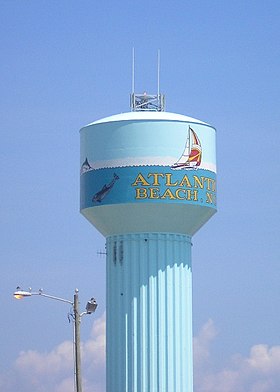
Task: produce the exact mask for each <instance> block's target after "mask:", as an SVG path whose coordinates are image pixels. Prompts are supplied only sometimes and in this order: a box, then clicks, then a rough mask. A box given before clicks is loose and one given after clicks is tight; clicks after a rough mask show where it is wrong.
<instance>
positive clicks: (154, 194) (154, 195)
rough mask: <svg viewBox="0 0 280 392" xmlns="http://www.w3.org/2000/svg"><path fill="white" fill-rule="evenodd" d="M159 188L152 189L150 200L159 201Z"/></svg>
mask: <svg viewBox="0 0 280 392" xmlns="http://www.w3.org/2000/svg"><path fill="white" fill-rule="evenodd" d="M158 192H159V188H150V197H149V199H159V194H158Z"/></svg>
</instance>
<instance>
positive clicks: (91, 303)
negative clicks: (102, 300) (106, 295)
mask: <svg viewBox="0 0 280 392" xmlns="http://www.w3.org/2000/svg"><path fill="white" fill-rule="evenodd" d="M96 308H97V302H96V300H95V299H94V298H91V299H90V300H89V301H88V302H87V305H86V311H87V314H91V313H94V312H95V311H96Z"/></svg>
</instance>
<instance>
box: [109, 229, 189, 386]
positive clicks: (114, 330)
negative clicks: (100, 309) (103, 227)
mask: <svg viewBox="0 0 280 392" xmlns="http://www.w3.org/2000/svg"><path fill="white" fill-rule="evenodd" d="M106 246H107V332H106V339H107V342H106V347H107V392H163V391H164V392H193V361H192V271H191V238H190V237H189V236H187V235H183V234H172V233H136V234H126V235H113V236H110V237H107V243H106Z"/></svg>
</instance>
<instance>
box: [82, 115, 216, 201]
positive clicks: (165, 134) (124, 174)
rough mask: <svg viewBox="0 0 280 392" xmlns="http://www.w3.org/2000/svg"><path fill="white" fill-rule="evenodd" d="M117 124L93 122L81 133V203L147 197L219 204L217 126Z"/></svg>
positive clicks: (178, 123)
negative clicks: (100, 126) (99, 125)
mask: <svg viewBox="0 0 280 392" xmlns="http://www.w3.org/2000/svg"><path fill="white" fill-rule="evenodd" d="M117 126H118V127H117ZM117 126H116V125H115V124H113V123H111V124H106V128H105V127H104V128H103V129H102V132H99V133H97V132H94V131H93V130H94V127H93V128H92V130H91V132H88V133H87V135H86V141H85V142H83V136H82V138H81V147H82V154H81V159H82V161H81V162H82V163H81V169H80V173H81V209H83V208H88V207H94V206H99V205H108V204H119V203H147V202H148V203H158V202H161V203H175V204H176V203H186V204H196V205H201V206H207V207H212V208H215V209H216V161H215V156H216V153H215V130H214V129H213V128H212V127H210V126H205V125H201V124H190V125H188V124H186V123H180V122H177V123H174V122H173V123H170V122H169V123H167V124H166V123H163V122H153V123H151V122H145V123H142V122H140V124H139V123H138V124H135V123H133V124H128V125H127V124H126V128H124V127H123V128H122V129H121V133H118V131H119V128H120V124H119V123H118V124H117ZM139 126H141V128H140V127H139ZM85 129H86V127H85V128H83V129H82V131H83V130H85ZM87 131H88V129H87ZM97 137H98V143H95V139H96V138H97ZM91 139H92V140H91ZM96 144H98V145H99V148H97V147H95V146H96ZM83 147H85V148H84V151H83Z"/></svg>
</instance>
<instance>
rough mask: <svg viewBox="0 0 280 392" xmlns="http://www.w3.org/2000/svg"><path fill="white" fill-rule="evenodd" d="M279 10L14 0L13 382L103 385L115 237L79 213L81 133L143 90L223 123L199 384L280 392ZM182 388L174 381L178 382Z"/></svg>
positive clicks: (8, 344)
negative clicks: (75, 354)
mask: <svg viewBox="0 0 280 392" xmlns="http://www.w3.org/2000/svg"><path fill="white" fill-rule="evenodd" d="M279 20H280V6H279V2H278V1H273V0H267V1H261V0H255V1H249V0H243V1H241V0H237V1H227V0H211V1H207V0H204V1H201V0H197V1H186V0H185V1H183V0H182V1H179V0H174V1H152V2H145V1H142V2H141V1H137V2H135V1H128V0H124V1H113V0H112V1H106V0H104V1H93V0H91V1H89V0H84V1H72V0H67V1H66V0H60V1H55V0H49V1H46V0H40V1H38V0H29V1H22V0H1V1H0V37H1V39H0V50H1V68H0V69H1V74H0V87H1V90H0V91H1V104H0V111H1V115H0V119H1V149H0V159H1V190H0V192H1V204H0V217H1V219H0V222H1V247H0V252H1V275H0V279H1V284H0V298H1V318H0V330H1V337H0V345H1V350H0V390H1V391H2V390H3V391H5V392H16V391H18V390H20V391H21V392H27V391H28V392H38V391H39V392H66V391H67V392H69V390H72V383H73V372H72V357H71V352H72V348H71V339H72V327H71V324H70V325H69V323H68V320H67V313H68V312H69V307H68V306H67V305H65V304H63V303H59V302H55V301H50V300H47V299H43V298H38V297H33V298H28V299H25V300H24V301H15V300H14V299H13V298H12V293H13V291H14V289H15V288H16V286H18V285H19V286H21V287H22V288H28V287H32V288H33V289H34V290H37V289H39V288H41V287H42V288H44V291H45V292H46V293H50V294H54V295H57V296H61V297H64V298H69V299H72V296H73V294H74V290H75V288H76V287H78V288H79V289H80V300H81V306H83V304H86V301H87V300H88V299H89V298H90V297H92V296H95V297H96V299H97V301H98V303H99V307H98V310H97V312H96V313H95V314H94V315H91V316H87V317H85V318H84V319H83V322H82V342H83V378H84V382H85V388H84V392H89V391H92V390H94V391H95V392H103V391H105V389H104V388H105V387H104V384H105V383H104V371H105V369H104V321H105V318H104V312H105V257H104V256H103V255H102V254H101V255H100V254H99V253H100V251H101V252H102V251H104V239H103V237H102V236H101V235H100V234H98V233H97V232H96V230H95V229H94V228H93V227H91V226H90V224H89V223H88V222H87V221H86V220H85V219H84V218H83V217H82V216H81V215H80V214H79V168H80V167H79V166H80V163H79V129H80V128H81V127H82V126H84V125H86V124H88V123H89V122H92V121H94V120H97V119H99V118H102V117H105V116H109V115H112V114H117V113H120V112H126V111H129V110H130V109H129V93H130V92H131V53H132V47H135V52H136V70H135V71H136V74H135V77H136V92H139V93H142V92H144V91H145V90H146V91H148V92H149V93H156V91H157V59H156V58H157V50H158V49H160V50H161V91H162V92H163V93H165V94H166V106H167V110H168V111H170V112H176V113H180V114H184V115H188V116H191V117H195V118H198V119H200V120H202V121H205V122H208V123H210V124H211V125H213V126H215V127H216V128H217V152H218V153H217V154H218V155H217V158H218V213H217V214H216V215H215V216H214V218H212V220H211V221H210V222H209V223H208V224H207V225H206V226H205V227H204V228H203V229H201V231H200V232H199V233H197V234H196V235H195V237H194V238H193V244H194V246H193V317H194V320H193V326H194V336H195V338H194V347H195V392H279V385H280V338H279V336H280V335H279V331H280V312H279V301H280V284H279V282H280V266H279V258H280V257H279V256H280V254H279V229H280V227H279V226H280V225H279V222H280V216H279V192H280V187H279V173H280V165H279V161H280V158H279V154H280V149H279V145H280V136H279V135H280V131H279V124H280V110H279V107H280V78H279V70H280V27H279V26H280V24H279ZM174 392H175V391H174Z"/></svg>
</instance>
